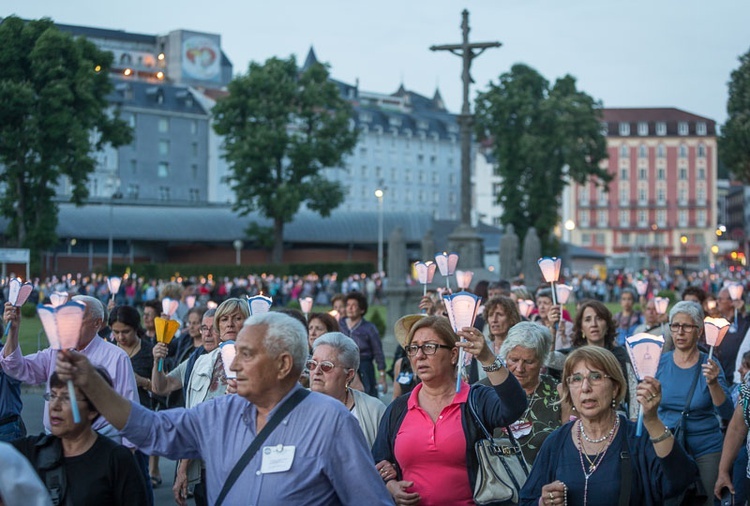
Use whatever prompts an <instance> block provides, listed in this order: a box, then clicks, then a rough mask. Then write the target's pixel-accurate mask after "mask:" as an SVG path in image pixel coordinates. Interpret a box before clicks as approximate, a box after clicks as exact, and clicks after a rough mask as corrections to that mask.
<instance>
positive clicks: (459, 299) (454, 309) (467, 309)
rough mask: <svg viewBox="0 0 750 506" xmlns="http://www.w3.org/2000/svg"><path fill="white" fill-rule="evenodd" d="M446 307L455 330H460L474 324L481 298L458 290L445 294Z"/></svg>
mask: <svg viewBox="0 0 750 506" xmlns="http://www.w3.org/2000/svg"><path fill="white" fill-rule="evenodd" d="M443 301H444V302H445V309H446V311H447V313H448V319H449V320H450V322H451V325H452V326H453V330H454V331H456V332H458V331H459V330H461V329H462V328H464V327H471V326H472V325H474V320H475V319H476V317H477V310H478V309H479V303H480V301H481V299H480V298H479V297H478V296H476V295H474V294H473V293H469V292H458V293H454V294H452V295H444V296H443Z"/></svg>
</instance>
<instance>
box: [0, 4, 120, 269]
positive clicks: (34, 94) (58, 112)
mask: <svg viewBox="0 0 750 506" xmlns="http://www.w3.org/2000/svg"><path fill="white" fill-rule="evenodd" d="M111 62H112V54H111V53H109V52H104V51H100V50H99V49H98V48H97V47H96V46H95V45H94V44H92V43H91V42H89V41H87V40H85V39H83V38H77V39H74V38H73V37H71V36H70V35H69V34H65V33H63V32H61V31H59V30H58V29H57V28H56V27H55V26H54V24H53V23H52V21H51V20H49V19H42V20H39V21H29V22H26V21H23V20H21V19H20V18H18V17H14V16H11V17H8V18H5V19H4V20H3V21H2V24H0V165H2V166H3V170H2V172H0V186H2V189H3V192H2V194H0V213H2V215H3V216H5V217H7V218H8V219H9V220H10V227H9V230H8V233H9V235H11V236H12V237H13V239H14V241H15V242H16V244H17V245H18V246H21V247H27V248H31V249H32V250H33V251H34V253H38V252H39V251H40V250H42V249H44V248H48V247H50V246H52V245H53V244H54V243H55V241H56V236H55V229H56V227H57V206H56V204H55V203H54V201H53V197H54V196H55V187H56V185H57V183H58V181H59V179H60V178H61V177H62V176H67V177H68V178H69V180H70V188H71V201H72V202H74V203H76V204H81V203H82V202H83V201H84V200H85V199H86V197H87V196H88V190H87V187H86V182H87V178H88V176H89V174H90V173H91V172H93V171H94V168H95V166H96V161H95V159H94V157H93V156H92V155H93V154H94V152H95V151H98V150H101V149H102V148H103V147H104V146H105V145H107V144H108V143H109V144H112V145H113V146H115V147H117V146H120V145H123V144H126V143H128V142H130V139H131V133H130V129H129V127H128V126H127V124H126V123H125V122H123V121H121V120H119V119H118V118H117V117H115V116H113V115H112V114H110V113H109V112H108V103H107V100H106V96H107V94H108V93H109V92H110V90H111V89H112V84H111V82H110V80H109V77H108V75H109V67H110V65H111ZM34 256H36V255H34Z"/></svg>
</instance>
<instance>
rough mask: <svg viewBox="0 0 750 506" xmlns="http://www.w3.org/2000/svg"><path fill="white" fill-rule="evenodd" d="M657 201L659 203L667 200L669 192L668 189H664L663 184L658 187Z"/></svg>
mask: <svg viewBox="0 0 750 506" xmlns="http://www.w3.org/2000/svg"><path fill="white" fill-rule="evenodd" d="M656 201H657V202H658V203H659V204H664V203H666V201H667V192H666V190H665V189H664V187H663V186H659V187H658V188H657V189H656Z"/></svg>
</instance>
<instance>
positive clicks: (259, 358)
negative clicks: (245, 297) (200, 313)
mask: <svg viewBox="0 0 750 506" xmlns="http://www.w3.org/2000/svg"><path fill="white" fill-rule="evenodd" d="M236 351H237V355H236V358H235V359H234V361H233V362H232V364H231V370H232V371H234V372H235V373H236V374H237V394H236V395H234V394H229V395H224V396H221V397H217V398H214V399H211V400H209V401H207V402H204V403H201V404H199V405H198V406H196V407H194V408H191V409H172V410H167V411H160V412H153V411H149V410H147V409H145V408H143V407H142V406H140V405H139V404H138V403H133V402H131V401H129V400H127V399H125V398H123V397H121V396H119V395H117V394H116V393H115V392H114V391H113V390H112V389H111V388H109V386H108V385H107V384H106V383H105V382H104V381H103V380H102V381H99V377H98V375H97V374H96V372H95V371H94V369H93V368H92V367H91V365H90V364H89V362H88V360H87V359H86V357H84V356H83V355H80V354H78V353H74V352H63V353H59V354H58V360H57V373H58V375H59V376H60V378H62V379H63V380H68V379H72V380H73V381H74V382H75V384H76V385H78V387H79V388H80V389H81V390H83V392H85V394H86V396H87V398H88V399H89V400H90V401H91V402H92V403H93V404H94V406H95V407H96V408H97V410H98V411H99V413H101V415H102V416H104V417H105V418H106V419H107V420H109V421H110V423H112V425H113V426H115V427H117V428H118V429H120V430H121V431H122V434H123V435H124V436H125V437H127V438H128V439H130V440H131V441H133V442H134V443H135V444H136V445H137V446H138V447H139V448H140V449H141V450H142V451H144V452H145V453H149V454H156V455H161V456H165V457H168V458H171V459H178V458H191V459H194V458H201V459H203V460H204V461H205V462H206V488H207V490H208V502H209V504H214V503H216V500H217V498H218V496H219V493H220V491H221V489H222V487H223V485H224V482H225V480H226V478H227V476H229V475H230V473H231V471H232V469H233V468H234V467H235V464H236V463H237V462H238V461H239V460H240V457H241V456H242V454H243V453H244V452H245V449H246V448H247V447H248V446H250V444H251V443H252V441H253V439H254V438H255V437H256V435H257V434H258V432H260V431H261V430H262V429H263V427H265V425H266V424H267V423H268V422H269V420H271V419H272V418H273V416H274V414H275V413H276V412H277V411H278V408H279V406H281V405H282V404H283V403H284V401H286V400H287V399H288V398H289V397H291V396H292V395H293V394H294V393H295V392H297V391H298V390H299V389H300V388H301V387H300V385H299V381H298V380H299V377H300V374H301V373H302V370H303V368H304V363H305V361H306V359H307V354H308V345H307V332H306V331H305V328H304V326H303V325H302V324H301V323H300V322H298V321H297V320H295V319H294V318H292V317H290V316H287V315H285V314H281V313H275V312H273V313H264V314H258V315H253V316H251V317H250V318H248V319H247V320H246V321H245V324H244V326H243V328H242V330H241V331H240V333H239V334H238V336H237V340H236ZM224 504H248V505H267V504H321V505H324V504H325V505H337V504H368V505H392V504H393V502H392V500H391V496H390V494H389V493H388V491H387V489H386V488H385V485H384V483H383V480H382V479H381V477H380V476H379V474H378V472H377V471H376V469H375V463H374V461H373V457H372V455H371V454H370V450H369V448H368V446H367V443H366V441H365V438H364V435H363V434H362V431H361V430H360V428H359V423H358V422H357V420H356V418H354V417H353V416H352V415H351V413H350V412H349V411H348V410H347V409H346V407H345V406H344V405H343V404H342V403H341V402H339V401H338V400H336V399H333V398H332V397H328V396H326V395H323V394H318V393H317V392H311V393H310V394H309V395H307V397H305V398H304V399H303V400H302V401H301V402H300V403H299V405H297V406H296V407H295V408H294V409H293V410H292V411H291V412H290V413H289V414H287V415H286V416H284V418H283V419H282V421H281V423H280V424H279V425H278V426H277V427H276V428H275V429H274V430H273V432H271V433H270V434H269V436H268V438H267V439H266V440H265V442H264V443H263V445H262V448H260V449H259V451H258V452H257V453H256V454H255V455H254V456H253V458H252V459H251V460H250V461H249V463H248V464H247V465H246V466H244V468H243V469H242V471H241V474H240V475H239V477H238V479H237V481H236V482H235V484H234V486H233V487H232V488H231V489H230V491H229V493H228V494H227V496H226V500H225V502H224Z"/></svg>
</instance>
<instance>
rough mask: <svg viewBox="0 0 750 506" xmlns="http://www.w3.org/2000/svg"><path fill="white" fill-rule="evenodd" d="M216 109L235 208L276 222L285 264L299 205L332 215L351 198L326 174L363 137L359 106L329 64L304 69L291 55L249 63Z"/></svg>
mask: <svg viewBox="0 0 750 506" xmlns="http://www.w3.org/2000/svg"><path fill="white" fill-rule="evenodd" d="M213 114H214V129H215V130H216V132H217V133H218V134H220V135H223V136H224V148H225V154H224V158H225V159H226V160H227V162H228V163H229V165H230V175H229V176H228V177H227V179H228V182H229V183H230V184H231V187H232V190H233V191H234V192H235V195H236V197H237V198H236V202H235V205H234V209H235V210H236V211H239V212H240V215H242V216H245V215H247V214H248V213H250V212H251V211H255V210H257V211H260V213H261V214H262V215H263V216H265V217H267V218H269V219H271V220H273V250H272V254H271V261H272V262H273V263H281V261H282V258H283V251H284V250H283V248H284V242H283V241H284V225H285V224H286V223H289V222H290V221H291V220H292V219H293V218H294V215H295V214H297V211H299V208H300V206H301V205H302V204H306V205H307V207H308V208H309V209H311V210H312V211H315V212H317V213H319V214H320V215H321V216H323V217H326V216H329V215H330V213H331V211H332V210H333V209H335V208H336V207H338V206H339V205H340V204H341V202H343V200H344V190H343V187H342V185H341V184H339V183H337V182H334V181H329V180H328V179H326V178H325V177H324V176H323V175H322V173H321V172H322V170H323V169H325V168H326V167H337V166H340V165H341V164H342V162H343V158H344V156H345V155H346V154H348V153H351V151H352V150H353V149H354V146H355V145H356V143H357V137H358V133H359V132H358V131H357V130H356V129H353V128H350V126H349V123H350V121H351V118H352V107H351V105H350V104H349V103H348V102H347V101H346V100H344V99H343V98H342V97H341V95H340V93H339V90H338V88H337V86H336V85H335V84H334V83H332V82H331V81H329V80H328V70H327V69H326V67H325V66H323V65H321V64H320V63H315V64H313V65H310V66H309V67H308V68H306V69H305V70H304V71H300V70H299V69H298V68H297V63H296V61H295V58H294V56H292V57H290V58H289V59H286V60H284V59H279V58H270V59H269V60H267V61H266V62H265V63H264V64H263V65H261V64H258V63H255V62H252V63H250V66H249V69H248V72H247V74H244V75H240V76H237V77H235V78H234V79H233V80H232V81H231V82H230V83H229V95H228V96H227V97H225V98H223V99H220V100H219V101H218V103H217V104H216V106H214V109H213Z"/></svg>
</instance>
